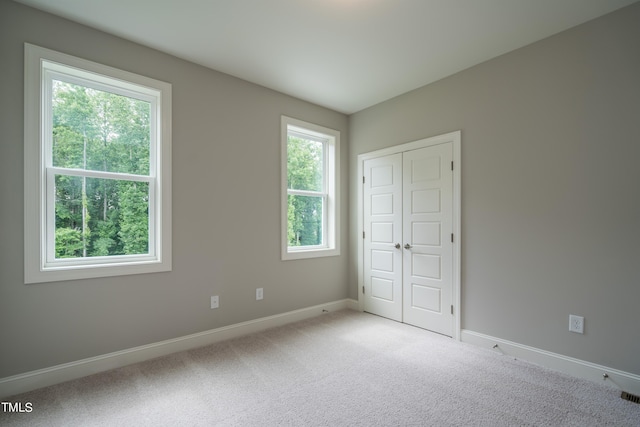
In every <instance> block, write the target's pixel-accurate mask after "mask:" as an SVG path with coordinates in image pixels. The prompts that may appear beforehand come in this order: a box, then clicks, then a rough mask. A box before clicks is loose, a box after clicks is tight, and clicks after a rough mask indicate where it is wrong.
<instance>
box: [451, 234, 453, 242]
mask: <svg viewBox="0 0 640 427" xmlns="http://www.w3.org/2000/svg"><path fill="white" fill-rule="evenodd" d="M451 243H453V233H451Z"/></svg>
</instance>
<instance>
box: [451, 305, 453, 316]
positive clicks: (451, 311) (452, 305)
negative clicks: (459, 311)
mask: <svg viewBox="0 0 640 427" xmlns="http://www.w3.org/2000/svg"><path fill="white" fill-rule="evenodd" d="M451 314H453V305H452V306H451Z"/></svg>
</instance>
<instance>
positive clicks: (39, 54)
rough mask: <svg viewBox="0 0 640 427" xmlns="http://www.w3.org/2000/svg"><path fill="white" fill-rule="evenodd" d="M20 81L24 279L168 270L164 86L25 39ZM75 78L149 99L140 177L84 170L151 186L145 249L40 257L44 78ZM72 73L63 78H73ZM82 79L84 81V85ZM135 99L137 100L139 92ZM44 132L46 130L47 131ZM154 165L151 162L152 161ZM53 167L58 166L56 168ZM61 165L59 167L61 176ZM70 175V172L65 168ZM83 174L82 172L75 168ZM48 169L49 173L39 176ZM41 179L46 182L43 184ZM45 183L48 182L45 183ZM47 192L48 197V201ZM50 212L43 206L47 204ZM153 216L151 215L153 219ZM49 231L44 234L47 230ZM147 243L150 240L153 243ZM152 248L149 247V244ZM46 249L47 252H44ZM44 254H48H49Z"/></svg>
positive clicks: (45, 164)
mask: <svg viewBox="0 0 640 427" xmlns="http://www.w3.org/2000/svg"><path fill="white" fill-rule="evenodd" d="M24 65H25V83H24V192H25V194H24V209H25V223H24V239H25V241H24V257H25V260H24V282H25V283H42V282H54V281H61V280H74V279H87V278H95V277H109V276H119V275H129V274H141V273H153V272H161V271H171V268H172V264H171V258H172V256H171V242H172V236H171V84H169V83H166V82H161V81H158V80H155V79H151V78H148V77H144V76H140V75H137V74H134V73H130V72H127V71H123V70H119V69H116V68H112V67H108V66H105V65H102V64H98V63H95V62H91V61H88V60H84V59H81V58H77V57H74V56H71V55H67V54H64V53H60V52H56V51H53V50H50V49H45V48H42V47H39V46H35V45H31V44H29V43H25V64H24ZM61 72H62V73H63V74H64V75H65V76H69V75H72V76H76V77H77V78H78V79H80V80H79V81H80V83H81V84H82V85H85V86H88V87H91V86H92V85H93V87H94V88H96V87H99V88H100V90H104V89H103V88H105V87H108V88H109V90H110V91H112V92H115V93H119V94H121V95H125V96H131V95H132V94H138V95H139V96H134V97H136V98H138V99H145V100H148V99H149V98H148V97H151V98H153V100H154V102H155V106H154V105H153V103H152V109H153V111H152V116H153V115H155V117H156V120H155V123H153V122H152V131H151V132H152V140H153V139H154V137H155V140H156V143H155V144H153V143H152V147H150V153H151V154H150V155H151V156H152V158H151V159H150V160H151V161H150V171H149V175H148V176H144V175H141V176H139V177H138V176H131V175H129V176H127V174H113V173H110V172H99V171H92V172H90V175H96V176H97V177H116V176H117V177H121V178H119V179H123V178H125V179H129V178H133V179H136V180H137V179H138V178H139V179H140V180H141V181H145V182H150V185H149V192H150V193H151V192H153V193H154V194H153V198H154V200H151V199H152V197H151V194H150V205H149V209H150V210H151V209H153V211H154V213H155V215H150V218H149V220H150V235H149V242H150V248H149V254H148V255H118V256H110V257H91V258H83V259H76V258H74V259H72V260H64V261H56V262H54V263H51V262H50V260H49V261H48V259H47V250H48V248H47V242H48V240H50V238H51V236H53V235H54V234H53V233H51V231H50V230H49V229H50V228H51V224H52V222H53V221H52V220H51V218H48V217H47V206H48V205H50V204H51V203H52V200H51V194H49V193H50V192H51V191H50V190H51V188H53V187H52V186H51V182H50V181H51V177H52V175H53V174H55V173H56V168H54V167H53V166H52V165H50V164H49V163H50V160H51V156H50V154H48V151H50V150H51V147H50V138H49V136H48V135H49V134H50V132H51V129H50V128H49V129H47V127H50V122H51V120H50V117H48V115H49V113H50V108H48V106H49V105H50V103H51V101H50V98H51V93H49V91H48V90H49V85H48V84H47V82H46V79H51V76H53V75H60V73H61ZM76 77H69V79H70V80H73V79H74V78H76ZM87 80H88V81H89V82H90V83H89V84H87V83H88V82H87ZM140 97H142V98H140ZM47 131H48V132H49V133H47ZM153 166H155V168H154V167H153ZM58 169H59V168H58ZM67 172H69V169H65V174H66V173H67ZM71 173H72V174H74V175H75V173H74V172H71ZM83 174H84V175H86V172H83ZM47 175H49V179H48V178H47ZM48 182H49V184H48ZM47 185H49V188H47ZM48 198H49V199H48ZM49 212H51V206H49ZM154 217H155V218H154ZM48 232H49V236H47V233H48ZM154 243H155V244H154ZM152 245H153V246H155V247H154V248H152V247H151V246H152ZM49 252H50V251H49ZM49 255H50V254H49Z"/></svg>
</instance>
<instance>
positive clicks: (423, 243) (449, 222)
mask: <svg viewBox="0 0 640 427" xmlns="http://www.w3.org/2000/svg"><path fill="white" fill-rule="evenodd" d="M452 156H453V147H452V144H450V143H446V144H440V145H434V146H430V147H426V148H420V149H417V150H413V151H407V152H405V153H404V154H403V206H402V210H403V216H402V223H403V225H402V228H403V239H402V240H403V310H402V311H403V320H402V321H403V322H405V323H409V324H412V325H415V326H419V327H421V328H425V329H429V330H431V331H434V332H438V333H441V334H444V335H447V336H452V335H453V322H454V317H453V314H452V311H453V305H452V304H453V243H452V239H453V237H452V232H453V172H452V170H451V169H452V168H451V164H452V163H451V161H452Z"/></svg>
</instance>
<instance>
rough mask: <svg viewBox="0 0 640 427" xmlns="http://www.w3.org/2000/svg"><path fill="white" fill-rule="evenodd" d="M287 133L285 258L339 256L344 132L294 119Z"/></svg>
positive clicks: (286, 127)
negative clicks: (340, 149)
mask: <svg viewBox="0 0 640 427" xmlns="http://www.w3.org/2000/svg"><path fill="white" fill-rule="evenodd" d="M282 132H283V147H282V150H283V165H284V168H283V169H284V171H283V174H286V183H285V182H283V186H284V185H286V187H285V189H284V190H283V211H284V212H286V216H284V215H283V234H284V235H283V238H282V239H283V251H282V257H283V259H297V258H309V257H316V256H328V255H336V254H338V253H339V249H338V244H337V241H338V239H337V232H338V223H337V222H338V218H337V204H338V200H337V189H338V186H337V181H338V175H337V172H336V171H337V170H338V169H337V163H338V146H339V133H338V132H337V131H334V130H331V129H327V128H323V127H320V126H316V125H312V124H310V123H304V122H301V121H298V120H295V119H291V118H288V117H283V130H282ZM283 181H285V177H284V176H283ZM285 196H286V197H285ZM285 231H286V232H285Z"/></svg>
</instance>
